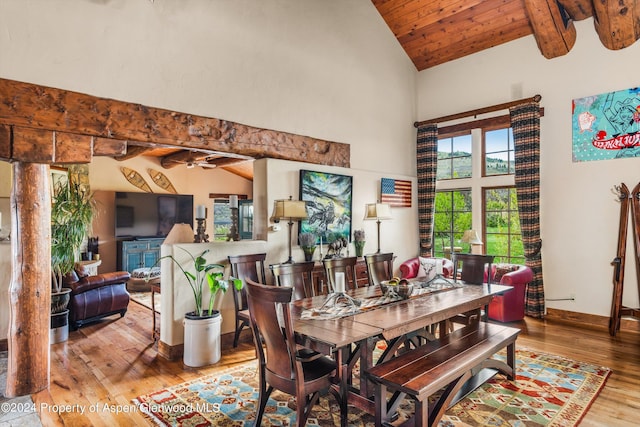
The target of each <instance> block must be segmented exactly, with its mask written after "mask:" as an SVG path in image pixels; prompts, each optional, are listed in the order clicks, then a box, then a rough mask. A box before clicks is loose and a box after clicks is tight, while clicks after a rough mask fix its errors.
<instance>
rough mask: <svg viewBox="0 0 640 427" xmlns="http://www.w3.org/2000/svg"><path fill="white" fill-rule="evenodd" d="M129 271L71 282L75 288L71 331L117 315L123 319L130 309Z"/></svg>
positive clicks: (72, 291) (70, 308)
mask: <svg viewBox="0 0 640 427" xmlns="http://www.w3.org/2000/svg"><path fill="white" fill-rule="evenodd" d="M130 277H131V275H130V274H129V272H128V271H114V272H111V273H103V274H98V275H95V276H85V277H82V278H80V279H78V277H77V276H75V277H73V278H69V281H67V282H66V284H65V286H66V287H69V288H71V301H70V302H69V327H70V329H71V330H75V329H78V328H79V327H81V326H83V325H85V324H87V323H90V322H94V321H96V320H99V319H102V318H103V317H106V316H111V315H113V314H120V317H123V316H124V314H125V313H126V312H127V307H128V306H129V292H127V288H126V285H127V280H129V278H130Z"/></svg>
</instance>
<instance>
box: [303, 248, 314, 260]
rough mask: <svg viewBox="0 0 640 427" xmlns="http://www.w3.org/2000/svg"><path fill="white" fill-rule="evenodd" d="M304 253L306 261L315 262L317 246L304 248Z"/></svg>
mask: <svg viewBox="0 0 640 427" xmlns="http://www.w3.org/2000/svg"><path fill="white" fill-rule="evenodd" d="M302 251H303V252H304V260H305V261H313V253H314V252H315V251H316V247H315V246H303V247H302Z"/></svg>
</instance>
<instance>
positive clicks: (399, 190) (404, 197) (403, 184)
mask: <svg viewBox="0 0 640 427" xmlns="http://www.w3.org/2000/svg"><path fill="white" fill-rule="evenodd" d="M380 203H386V204H388V205H390V206H393V207H398V208H410V207H411V181H403V180H399V179H391V178H382V179H381V180H380Z"/></svg>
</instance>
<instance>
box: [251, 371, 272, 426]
mask: <svg viewBox="0 0 640 427" xmlns="http://www.w3.org/2000/svg"><path fill="white" fill-rule="evenodd" d="M272 391H273V387H272V386H269V387H268V388H267V387H266V383H265V382H264V380H263V379H262V378H260V391H259V396H258V413H257V414H256V420H255V422H254V423H253V425H254V427H260V425H261V424H262V416H263V415H264V410H265V408H266V407H267V402H268V401H269V396H271V392H272Z"/></svg>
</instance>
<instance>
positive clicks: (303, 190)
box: [298, 170, 353, 243]
mask: <svg viewBox="0 0 640 427" xmlns="http://www.w3.org/2000/svg"><path fill="white" fill-rule="evenodd" d="M352 187H353V177H351V176H347V175H337V174H333V173H327V172H314V171H309V170H301V171H300V200H303V201H305V202H306V205H307V219H305V220H302V221H301V222H300V226H299V227H298V233H314V234H315V235H316V236H317V237H318V240H317V243H320V238H322V242H323V243H327V242H328V241H331V240H332V239H333V238H334V236H336V235H338V236H340V237H344V238H345V239H347V241H348V242H350V241H351V203H352Z"/></svg>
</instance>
